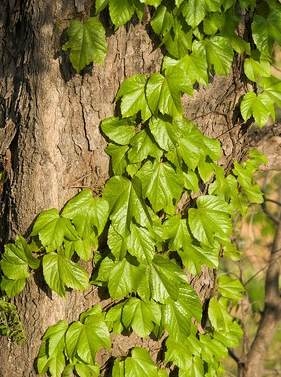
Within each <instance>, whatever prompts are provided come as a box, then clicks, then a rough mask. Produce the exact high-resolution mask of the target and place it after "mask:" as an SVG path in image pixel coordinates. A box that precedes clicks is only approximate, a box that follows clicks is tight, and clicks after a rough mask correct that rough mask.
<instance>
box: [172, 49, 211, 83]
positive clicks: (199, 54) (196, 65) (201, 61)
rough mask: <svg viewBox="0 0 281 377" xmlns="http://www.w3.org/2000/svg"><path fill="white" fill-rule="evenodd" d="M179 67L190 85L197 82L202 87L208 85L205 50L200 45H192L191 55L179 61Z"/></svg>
mask: <svg viewBox="0 0 281 377" xmlns="http://www.w3.org/2000/svg"><path fill="white" fill-rule="evenodd" d="M179 65H180V66H182V67H183V68H184V70H185V71H186V72H187V75H188V78H189V80H190V81H191V82H192V84H195V83H196V82H198V83H199V84H202V85H207V84H208V64H207V57H206V50H205V48H204V47H203V46H202V44H200V43H196V42H194V43H193V46H192V53H191V54H189V55H186V56H185V57H184V58H182V59H181V60H180V63H179Z"/></svg>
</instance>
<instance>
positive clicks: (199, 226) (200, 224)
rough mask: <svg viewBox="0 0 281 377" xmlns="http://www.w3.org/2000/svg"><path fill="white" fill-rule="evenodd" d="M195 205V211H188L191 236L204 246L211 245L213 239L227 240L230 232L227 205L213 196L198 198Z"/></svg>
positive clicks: (230, 225) (193, 209)
mask: <svg viewBox="0 0 281 377" xmlns="http://www.w3.org/2000/svg"><path fill="white" fill-rule="evenodd" d="M196 204H197V208H196V209H195V208H191V209H190V210H189V211H188V223H189V226H190V229H191V232H192V234H193V236H194V237H195V238H196V239H197V240H198V241H200V242H203V243H205V244H208V243H209V244H213V242H214V239H215V238H219V239H227V238H228V237H229V236H230V234H231V231H232V224H231V219H230V216H229V214H230V208H229V206H228V204H227V203H226V202H225V201H223V200H222V199H220V198H218V197H216V196H213V195H204V196H201V197H199V198H198V199H197V202H196Z"/></svg>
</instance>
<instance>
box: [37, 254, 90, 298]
mask: <svg viewBox="0 0 281 377" xmlns="http://www.w3.org/2000/svg"><path fill="white" fill-rule="evenodd" d="M43 274H44V279H45V281H46V283H47V284H48V286H49V287H50V288H51V289H53V290H54V291H56V292H57V293H58V294H59V295H60V296H64V295H65V286H67V287H69V288H73V289H78V290H84V289H86V288H87V287H88V285H89V276H88V273H87V272H86V271H85V270H84V269H83V268H82V267H80V266H79V265H77V264H76V263H74V262H72V261H71V260H70V259H68V258H66V257H65V256H63V255H60V254H57V253H49V254H46V255H45V256H44V257H43Z"/></svg>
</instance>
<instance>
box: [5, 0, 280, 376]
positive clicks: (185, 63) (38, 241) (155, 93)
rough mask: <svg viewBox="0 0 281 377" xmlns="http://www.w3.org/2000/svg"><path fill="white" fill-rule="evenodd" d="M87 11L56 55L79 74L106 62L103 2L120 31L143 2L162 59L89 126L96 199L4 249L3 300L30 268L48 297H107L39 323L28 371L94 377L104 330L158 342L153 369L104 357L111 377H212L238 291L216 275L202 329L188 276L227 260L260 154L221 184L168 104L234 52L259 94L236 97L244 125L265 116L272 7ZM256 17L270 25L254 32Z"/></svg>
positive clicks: (143, 362) (139, 360) (192, 4)
mask: <svg viewBox="0 0 281 377" xmlns="http://www.w3.org/2000/svg"><path fill="white" fill-rule="evenodd" d="M95 5H96V16H95V17H90V18H89V19H87V20H85V21H84V22H80V21H77V20H76V21H72V22H71V24H70V27H69V29H68V37H69V40H68V42H67V43H66V44H65V45H64V49H65V50H70V60H71V62H72V64H73V66H74V68H75V69H76V70H77V71H78V72H80V71H81V70H82V69H83V68H84V67H85V66H86V65H87V64H89V63H90V62H94V63H100V62H102V61H103V60H104V58H105V55H106V49H107V47H106V39H105V31H104V28H103V25H102V23H101V22H100V20H99V13H100V12H102V11H103V10H104V9H105V8H106V7H108V8H109V14H110V18H111V20H112V22H113V24H114V25H115V26H116V27H119V26H121V25H124V24H125V23H126V22H128V21H129V20H130V19H131V18H132V17H133V15H134V14H136V15H137V16H138V17H139V18H141V17H142V15H143V11H144V6H150V10H151V12H152V19H151V27H152V29H153V31H154V32H155V33H156V34H157V35H158V36H159V38H160V40H161V43H162V45H164V46H165V49H166V51H167V54H166V56H165V57H164V59H163V64H162V68H161V71H160V72H157V73H153V74H151V75H144V74H138V75H135V76H133V77H130V78H128V79H127V80H125V81H124V82H123V83H122V84H121V86H120V89H119V91H118V93H117V96H116V101H117V102H119V104H120V116H116V117H111V118H109V119H105V120H104V121H103V122H102V124H101V130H102V132H103V134H104V135H105V137H106V138H107V139H108V141H109V144H108V146H107V149H106V151H107V153H108V155H109V156H110V157H111V169H112V173H113V176H112V177H111V178H110V179H109V180H108V181H107V183H106V185H105V188H104V191H103V194H102V197H93V195H92V192H91V191H90V190H83V191H81V192H80V193H79V194H78V195H77V196H75V197H74V198H73V199H71V200H70V201H69V202H68V203H67V204H66V206H65V207H64V208H63V210H62V211H61V212H59V211H58V210H56V209H50V210H47V211H43V212H42V213H41V214H40V215H39V216H38V218H37V219H36V221H35V223H34V226H33V229H32V232H31V234H30V237H29V239H28V242H27V241H26V240H25V239H24V238H22V237H19V238H18V239H17V240H16V241H15V243H13V244H7V245H6V246H5V251H4V253H3V255H2V259H1V262H0V266H1V270H2V274H3V277H2V280H1V290H2V291H4V292H5V293H6V295H7V296H9V297H13V296H14V295H16V294H18V293H19V292H20V291H21V290H22V289H23V288H24V285H25V281H26V279H27V278H28V276H29V274H30V271H31V270H36V269H39V268H42V271H43V275H44V279H45V282H46V284H47V285H48V286H49V287H50V288H51V289H52V290H53V291H55V292H56V293H57V294H59V295H60V296H64V295H65V294H66V291H67V290H68V289H77V290H86V289H87V288H88V287H89V286H90V285H91V284H94V285H97V286H103V287H105V288H106V289H107V291H108V293H109V295H110V297H111V298H112V299H113V300H116V301H115V304H114V305H113V306H112V307H111V308H110V309H109V310H101V308H100V307H99V306H95V307H93V308H91V309H89V310H88V311H87V312H85V313H82V314H81V315H80V319H79V321H77V322H73V323H72V324H70V325H68V324H67V323H66V322H65V321H60V322H58V323H57V324H56V325H54V326H51V327H50V328H49V329H48V330H47V332H46V333H45V335H44V338H43V343H42V346H41V349H40V352H39V357H38V362H37V366H38V371H39V372H40V373H45V372H47V371H48V372H49V373H50V374H51V375H52V376H60V375H63V376H68V375H72V373H76V374H78V375H79V376H81V377H84V376H85V377H86V376H95V375H99V366H98V365H97V362H96V354H97V352H98V351H99V350H100V349H102V348H105V349H107V348H110V346H111V341H110V333H119V334H120V333H123V332H124V331H125V332H128V331H129V332H130V331H134V332H135V333H136V334H137V335H138V336H139V337H141V338H145V337H149V336H151V335H153V336H154V337H156V338H158V339H161V338H163V337H164V338H165V349H166V352H165V359H164V360H163V361H162V362H163V363H164V364H163V365H165V367H166V370H164V369H159V368H158V367H157V365H156V364H155V363H154V362H153V361H152V360H151V358H150V356H149V354H148V352H147V351H146V350H144V349H141V348H135V349H133V350H131V353H130V354H129V355H128V356H127V357H126V358H122V359H116V360H115V362H114V365H113V369H112V375H113V376H114V377H131V376H139V377H146V376H155V377H157V376H158V377H163V376H167V375H168V370H178V375H179V376H180V377H187V376H192V377H193V376H194V377H197V376H206V377H214V376H217V375H220V374H221V373H223V371H222V366H221V364H220V361H221V358H223V357H225V356H226V355H227V348H228V347H234V346H236V345H237V344H238V342H239V338H240V337H241V329H240V327H239V324H238V323H237V321H235V320H234V319H233V318H232V317H231V315H230V314H229V313H228V306H229V303H230V301H233V300H234V301H237V300H239V299H240V298H241V295H242V292H243V287H242V286H241V284H240V283H239V281H238V280H235V279H232V278H230V277H229V276H227V275H221V276H219V277H218V279H217V282H216V287H217V289H216V291H215V292H214V295H213V297H212V298H211V300H210V303H209V306H208V308H207V313H204V315H205V314H207V317H208V320H207V322H206V321H202V323H201V320H202V307H201V301H200V298H199V297H198V295H197V293H196V292H195V291H194V289H193V288H192V287H191V285H190V284H189V282H188V279H187V272H188V273H189V274H192V275H197V274H200V272H201V270H202V268H203V267H208V268H211V269H218V268H219V263H220V260H221V259H222V255H224V257H228V258H231V259H234V260H237V259H238V258H239V252H238V251H237V250H236V248H235V246H234V245H233V244H232V243H231V235H232V220H233V218H234V217H235V216H237V214H242V215H244V214H245V212H246V209H247V207H248V206H249V204H250V203H261V202H262V201H263V197H262V194H261V192H260V189H259V187H258V186H257V185H256V184H255V182H254V181H253V174H254V173H255V171H256V170H257V169H258V167H259V166H260V164H262V163H264V162H265V159H264V157H263V156H262V155H260V154H259V153H258V152H257V151H252V152H251V154H250V155H249V159H248V160H247V161H245V162H243V163H238V162H236V163H235V164H234V168H233V170H232V171H231V172H230V173H229V175H227V176H225V172H224V169H223V168H222V167H221V166H219V159H220V157H221V147H220V143H219V142H218V141H217V140H213V139H211V138H209V137H207V136H204V135H203V134H202V133H201V132H200V131H199V130H198V128H197V127H196V125H194V124H192V123H191V122H190V121H189V120H187V119H185V117H184V116H183V110H182V104H181V96H182V94H183V93H187V94H188V95H192V93H193V90H194V87H195V84H199V85H207V84H208V81H209V77H210V75H212V74H217V75H226V74H228V73H229V72H230V70H231V66H232V62H233V59H234V57H235V54H236V53H239V54H241V55H244V57H245V74H246V76H247V77H248V79H249V80H250V81H252V82H257V83H258V85H259V86H260V87H261V88H262V91H261V92H260V91H255V92H250V93H247V94H246V96H245V97H244V99H243V100H242V102H241V113H242V115H243V117H244V119H245V120H247V119H249V118H250V117H251V116H252V115H253V116H254V118H255V121H256V122H257V123H258V124H260V125H262V124H264V123H265V121H266V120H267V117H268V116H269V115H270V116H272V117H274V106H275V104H277V105H278V104H279V102H278V101H280V93H281V89H279V87H280V88H281V86H280V83H279V81H278V80H277V79H275V78H274V77H271V74H270V56H271V49H272V40H273V38H274V40H277V41H278V38H276V36H275V34H277V29H276V22H277V21H276V20H278V17H279V14H281V13H280V12H281V10H280V9H281V6H280V4H279V3H278V2H277V1H273V0H272V1H269V2H268V4H265V5H266V9H267V11H266V13H262V14H265V17H267V18H264V17H262V16H260V11H259V10H257V11H255V12H254V9H256V8H255V1H253V0H251V1H250V0H249V1H247V0H243V1H242V0H240V1H238V2H237V1H234V0H217V1H203V0H189V1H182V0H175V2H174V3H173V2H167V1H161V0H146V1H145V0H126V1H124V0H122V1H121V0H99V1H96V2H95ZM246 9H247V11H248V12H249V14H250V15H251V17H253V22H252V39H253V41H251V40H250V42H252V43H248V41H246V40H244V39H243V38H242V37H241V36H239V33H238V34H237V33H236V30H237V27H238V25H239V17H238V15H239V12H241V11H244V10H246ZM267 19H270V20H271V21H272V22H271V24H270V26H267V27H265V26H264V27H263V28H262V31H259V30H258V25H260V23H261V22H264V24H266V22H267ZM277 81H278V82H277ZM253 87H254V86H253ZM266 101H267V102H266ZM260 103H262V104H263V108H262V109H261V110H260V108H261V106H260ZM101 235H103V237H102V238H103V239H105V240H106V244H105V245H104V243H103V244H102V245H101V244H100V236H101ZM81 261H82V263H81ZM87 261H93V265H94V269H93V275H92V276H89V274H88V272H87V270H86V269H85V268H83V267H82V264H83V263H84V264H85V262H87ZM205 322H206V323H205ZM202 325H203V328H202ZM108 352H110V351H108Z"/></svg>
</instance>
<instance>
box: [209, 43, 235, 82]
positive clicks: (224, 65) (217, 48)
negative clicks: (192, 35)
mask: <svg viewBox="0 0 281 377" xmlns="http://www.w3.org/2000/svg"><path fill="white" fill-rule="evenodd" d="M204 44H205V47H206V53H207V60H208V64H209V66H211V65H213V66H214V69H215V72H216V74H217V75H223V76H225V75H228V74H229V72H230V70H231V65H232V60H233V49H232V47H231V45H230V44H229V41H228V38H225V37H221V36H215V37H211V38H209V39H205V40H204Z"/></svg>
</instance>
